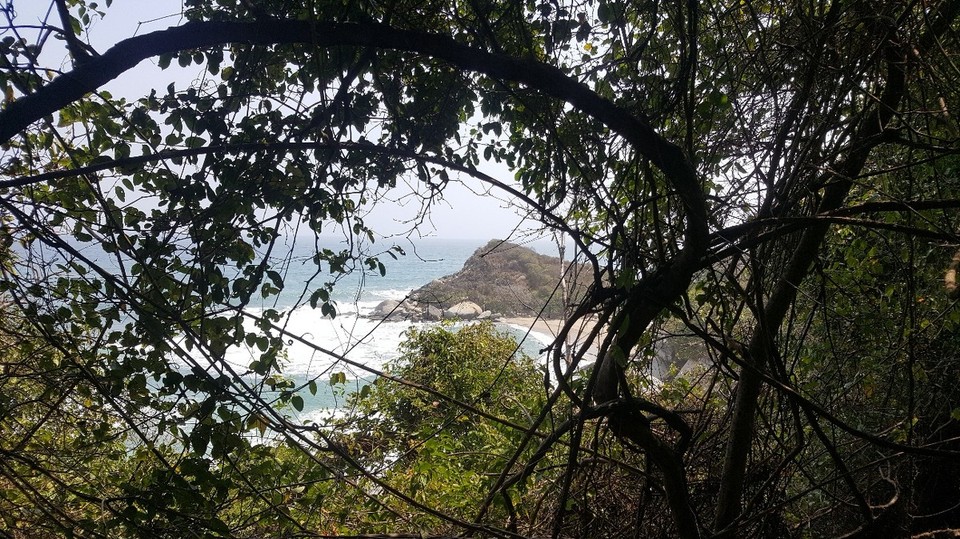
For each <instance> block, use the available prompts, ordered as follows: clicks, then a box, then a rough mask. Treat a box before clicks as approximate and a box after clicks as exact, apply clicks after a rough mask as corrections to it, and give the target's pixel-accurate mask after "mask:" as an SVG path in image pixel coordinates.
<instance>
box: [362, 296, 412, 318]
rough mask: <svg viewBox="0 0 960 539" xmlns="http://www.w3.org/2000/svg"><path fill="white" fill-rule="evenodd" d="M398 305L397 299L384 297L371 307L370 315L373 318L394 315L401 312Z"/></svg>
mask: <svg viewBox="0 0 960 539" xmlns="http://www.w3.org/2000/svg"><path fill="white" fill-rule="evenodd" d="M399 307H400V302H399V301H395V300H392V299H385V300H383V301H381V302H380V303H379V304H377V306H376V307H374V308H373V311H372V312H371V313H370V316H371V317H374V318H384V317H388V316H393V317H396V316H399V315H402V314H403V312H401V309H400V308H399ZM404 312H405V311H404Z"/></svg>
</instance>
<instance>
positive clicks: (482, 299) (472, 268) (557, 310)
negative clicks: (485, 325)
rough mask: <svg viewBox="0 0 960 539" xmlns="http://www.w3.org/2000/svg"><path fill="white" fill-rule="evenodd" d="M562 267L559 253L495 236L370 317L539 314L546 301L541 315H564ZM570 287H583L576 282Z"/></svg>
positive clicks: (427, 318) (423, 318)
mask: <svg viewBox="0 0 960 539" xmlns="http://www.w3.org/2000/svg"><path fill="white" fill-rule="evenodd" d="M560 267H561V266H560V259H559V258H557V257H552V256H545V255H541V254H538V253H536V252H535V251H533V250H531V249H529V248H527V247H522V246H520V245H516V244H513V243H509V242H505V241H502V240H491V241H490V242H488V243H487V244H486V245H484V246H483V247H481V248H479V249H477V250H476V251H475V252H474V253H473V255H471V256H470V258H468V259H467V261H466V262H465V263H464V264H463V269H461V270H460V271H458V272H457V273H454V274H453V275H448V276H446V277H441V278H440V279H437V280H435V281H433V282H430V283H428V284H427V285H425V286H423V287H421V288H419V289H417V290H414V291H413V292H412V293H411V294H410V298H409V299H407V300H405V301H403V302H399V301H393V300H386V301H383V302H381V303H380V304H379V305H378V306H377V307H376V308H375V309H374V310H373V312H372V313H371V314H370V316H371V317H373V318H385V319H388V320H414V321H432V320H441V319H461V320H471V319H486V318H499V317H513V316H536V315H537V314H538V313H540V310H541V309H543V308H544V305H546V309H545V310H544V312H543V314H542V317H544V318H560V317H561V316H562V314H563V305H562V304H563V294H562V293H561V292H560V291H559V290H558V289H557V282H558V281H559V279H560ZM564 267H566V266H564ZM574 277H575V276H572V275H570V276H568V278H567V282H568V283H575V279H574ZM572 288H573V289H574V290H576V289H578V288H579V289H581V290H582V287H578V286H577V285H573V287H572ZM577 295H579V293H577Z"/></svg>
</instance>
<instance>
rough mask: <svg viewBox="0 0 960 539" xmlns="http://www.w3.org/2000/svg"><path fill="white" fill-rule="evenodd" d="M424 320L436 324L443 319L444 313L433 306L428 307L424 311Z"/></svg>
mask: <svg viewBox="0 0 960 539" xmlns="http://www.w3.org/2000/svg"><path fill="white" fill-rule="evenodd" d="M423 319H424V320H428V321H430V322H436V321H438V320H442V319H443V311H441V310H440V308H439V307H434V306H433V305H427V308H426V309H424V310H423Z"/></svg>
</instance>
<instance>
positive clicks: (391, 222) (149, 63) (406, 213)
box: [14, 0, 537, 239]
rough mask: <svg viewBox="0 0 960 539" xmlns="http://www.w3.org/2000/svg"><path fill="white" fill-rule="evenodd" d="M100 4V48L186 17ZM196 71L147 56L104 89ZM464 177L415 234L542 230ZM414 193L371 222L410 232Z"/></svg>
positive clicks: (129, 3) (28, 15) (155, 3)
mask: <svg viewBox="0 0 960 539" xmlns="http://www.w3.org/2000/svg"><path fill="white" fill-rule="evenodd" d="M99 3H100V5H101V9H102V10H103V11H105V13H106V16H105V17H104V18H103V19H102V20H97V21H95V22H94V24H93V25H92V27H91V30H90V35H89V36H88V37H89V41H90V44H91V45H92V46H93V48H94V49H95V50H97V51H100V52H103V51H106V50H107V49H109V48H110V47H111V46H112V45H114V44H115V43H117V42H118V41H120V40H122V39H125V38H128V37H133V36H135V35H142V34H145V33H149V32H153V31H157V30H162V29H165V28H167V27H170V26H176V25H179V24H181V23H182V22H183V19H182V17H181V16H180V11H181V2H180V1H178V0H113V3H112V5H111V6H110V7H109V8H105V9H104V8H103V6H104V5H105V3H106V2H105V0H101V2H99ZM51 5H52V2H49V1H47V0H14V6H15V8H16V10H17V14H18V18H17V21H18V23H20V24H32V23H36V22H38V21H40V20H42V18H43V17H44V15H45V14H46V10H47V9H48V8H50V6H51ZM50 20H51V22H54V23H55V21H57V20H58V19H57V17H56V12H55V10H54V11H53V12H52V14H51V19H50ZM55 24H56V23H55ZM57 25H59V24H57ZM58 46H60V42H56V41H52V40H51V41H50V42H48V44H47V45H46V47H47V50H49V51H51V52H53V51H55V52H56V53H57V54H60V52H61V51H62V52H63V54H64V56H65V55H66V51H65V49H63V48H62V47H61V48H60V49H58V48H57V47H58ZM63 62H64V63H63V67H64V69H66V68H68V67H69V64H68V63H67V59H66V58H65V57H64V60H63ZM196 71H197V66H193V67H192V68H186V69H184V68H180V67H179V66H178V65H177V64H176V62H173V63H172V64H171V66H170V67H168V68H167V69H165V70H161V69H160V68H159V67H158V66H157V65H156V61H155V60H146V61H143V62H141V63H140V64H139V65H137V66H136V67H135V68H134V69H132V70H130V71H127V72H126V73H125V74H123V75H122V76H121V77H119V78H118V79H116V80H114V81H111V82H110V83H108V84H107V85H106V86H105V87H104V89H105V90H107V91H109V92H110V93H111V94H113V95H114V97H125V98H127V99H129V100H133V99H137V98H139V97H142V96H145V95H147V94H149V93H150V90H151V89H154V88H155V89H157V91H158V92H159V93H162V92H165V88H166V87H167V85H168V84H169V83H170V82H172V81H175V82H176V83H177V87H178V88H185V87H186V86H187V85H188V84H189V82H190V81H191V80H192V78H193V77H194V76H195V75H196ZM479 168H480V169H481V171H482V172H485V173H487V174H489V175H491V176H493V177H495V178H496V179H498V180H500V181H502V182H504V183H509V184H512V183H514V182H513V177H514V174H513V172H512V171H510V170H508V169H507V168H506V167H505V166H503V165H498V164H492V163H485V164H483V163H482V164H481V166H480V167H479ZM452 177H453V176H452ZM461 180H462V181H461V182H460V183H458V182H456V181H452V182H450V184H449V185H448V186H447V188H446V189H445V191H444V193H443V198H442V200H438V201H436V203H435V204H433V205H432V206H431V211H430V212H429V215H428V219H427V220H426V221H424V222H422V223H421V224H419V225H418V226H417V230H416V232H415V233H414V236H415V237H417V236H419V237H436V238H450V239H491V238H498V239H507V238H509V237H514V238H516V237H520V236H524V235H529V233H530V231H531V230H535V229H537V224H536V223H535V222H533V221H530V220H524V218H523V216H522V215H521V211H520V210H518V209H517V208H513V207H510V203H509V201H508V200H506V199H505V196H506V195H498V194H497V193H490V192H489V191H487V190H486V188H485V186H483V185H482V184H480V183H479V182H477V181H475V180H473V181H471V180H470V179H468V178H462V179H461ZM409 194H410V191H409V188H408V187H406V186H398V188H397V189H396V190H395V191H393V192H391V193H388V195H387V196H386V197H384V199H383V200H380V201H379V203H378V204H377V205H376V206H375V207H374V208H373V209H372V210H371V212H370V214H369V215H367V216H366V217H365V222H366V224H367V225H368V226H369V227H370V228H372V229H373V230H375V231H376V232H377V233H378V234H381V235H383V236H388V237H389V236H392V235H397V234H404V233H406V232H407V231H409V230H410V229H411V223H412V221H413V220H414V219H415V218H416V215H417V210H418V209H419V204H418V203H416V202H415V201H414V200H413V198H412V197H410V196H408V195H409ZM518 230H519V232H518Z"/></svg>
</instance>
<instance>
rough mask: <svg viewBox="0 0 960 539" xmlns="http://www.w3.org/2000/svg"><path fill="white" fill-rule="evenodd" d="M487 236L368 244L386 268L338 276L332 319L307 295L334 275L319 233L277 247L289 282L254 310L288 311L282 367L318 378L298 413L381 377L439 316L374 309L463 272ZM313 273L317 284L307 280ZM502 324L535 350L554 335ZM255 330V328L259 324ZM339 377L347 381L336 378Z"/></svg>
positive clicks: (296, 378) (298, 380) (251, 355)
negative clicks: (417, 318)
mask: <svg viewBox="0 0 960 539" xmlns="http://www.w3.org/2000/svg"><path fill="white" fill-rule="evenodd" d="M487 242H488V240H453V239H436V238H426V239H418V240H415V241H413V242H411V241H410V240H402V241H395V242H390V241H382V240H381V241H379V242H377V243H376V244H374V247H373V248H370V247H369V246H368V248H367V252H369V253H370V254H377V253H382V254H380V255H379V256H378V259H379V260H380V262H382V263H383V264H384V268H385V273H384V274H382V275H381V272H380V268H379V267H377V268H376V269H373V270H371V269H369V268H366V267H363V268H357V269H355V270H354V272H353V273H351V274H350V275H347V276H346V277H343V278H342V279H341V280H340V281H338V282H337V283H336V284H335V285H334V289H333V292H332V293H331V296H330V297H331V299H332V300H333V302H334V303H335V305H336V311H337V314H336V316H335V317H332V318H331V317H329V316H324V315H323V314H322V313H321V310H320V309H319V308H313V307H311V306H310V305H309V301H308V299H309V296H310V293H311V292H312V291H313V290H314V289H316V288H317V287H319V286H320V285H322V284H323V283H324V282H326V281H329V280H330V275H329V274H328V273H324V270H326V269H327V268H326V267H325V265H324V264H321V266H320V268H319V272H320V273H319V274H318V266H317V264H316V263H315V262H314V261H313V260H312V258H311V257H312V254H313V253H314V252H316V250H315V245H314V243H313V240H310V242H305V241H304V242H300V241H293V240H291V241H290V242H289V243H288V244H286V245H284V246H278V247H282V248H281V249H280V252H283V253H284V256H283V257H278V258H277V260H276V262H275V263H274V264H272V267H273V268H274V270H275V271H277V272H278V273H280V274H281V275H282V276H283V279H284V283H285V286H284V288H283V290H282V291H281V292H280V293H279V294H278V295H277V296H275V297H271V298H270V299H269V301H262V302H252V303H251V305H250V306H249V307H248V309H247V310H248V311H250V312H253V313H261V312H263V310H264V309H275V310H278V311H280V312H281V313H282V314H283V321H282V325H283V327H284V330H285V331H286V332H287V334H286V335H285V338H284V340H285V341H286V342H287V348H286V358H285V361H284V362H283V366H282V373H283V375H284V376H286V377H287V378H289V379H290V380H291V381H293V382H294V384H295V385H296V386H297V387H304V386H309V383H310V382H311V381H313V382H314V384H315V387H316V389H317V391H316V394H315V395H314V394H311V393H310V392H309V391H307V390H301V391H300V392H299V393H298V394H299V395H301V397H302V398H303V399H304V409H303V410H302V412H299V413H297V412H295V411H294V414H295V415H297V416H299V418H300V419H301V420H310V419H311V418H314V419H315V418H316V417H315V416H318V415H322V414H323V413H325V412H329V410H330V409H336V408H340V407H342V406H343V405H344V404H345V402H347V396H348V395H350V394H351V393H353V392H355V391H357V390H359V389H360V388H361V387H362V386H363V385H365V384H368V383H370V382H371V381H372V380H373V379H375V377H376V371H379V370H382V369H383V368H384V366H385V365H386V364H388V363H389V362H391V361H392V360H396V359H397V358H398V357H399V356H400V353H401V343H402V342H403V341H404V339H405V337H406V334H407V332H408V331H409V330H410V329H411V328H415V327H419V328H422V327H425V326H427V325H430V324H432V323H430V322H423V323H413V322H407V321H382V320H377V319H375V318H370V317H368V315H369V314H370V313H371V312H372V311H373V309H374V308H375V307H376V306H377V305H378V304H380V303H381V302H382V301H384V300H398V301H399V300H403V299H404V298H406V297H407V296H408V295H409V294H410V293H411V292H412V291H413V290H415V289H417V288H419V287H421V286H423V285H425V284H427V283H429V282H430V281H432V280H434V279H437V278H440V277H443V276H446V275H451V274H453V273H456V272H457V271H459V270H460V269H461V268H462V267H463V264H464V262H465V261H466V260H467V258H469V257H470V255H472V254H473V253H474V252H475V251H476V250H477V249H479V248H480V247H482V246H484V245H486V243H487ZM393 245H397V246H399V247H400V248H401V249H402V250H403V252H404V254H402V255H401V254H399V253H397V252H395V251H394V253H395V254H397V257H396V259H394V258H393V257H391V256H390V255H388V254H385V253H384V251H385V250H387V249H389V248H390V247H392V246H393ZM527 246H528V247H530V248H532V249H534V250H536V251H537V252H540V253H542V254H550V255H554V256H555V255H556V248H553V249H552V250H551V247H552V246H551V244H550V242H549V241H539V242H534V243H532V244H528V245H527ZM321 247H326V248H329V249H332V250H339V249H342V248H345V247H346V245H345V244H344V243H343V242H342V241H340V242H338V241H337V240H334V239H330V240H323V243H321ZM311 279H312V283H311V284H309V285H307V284H306V283H308V282H310V281H311ZM497 328H498V329H499V330H500V331H503V332H505V333H508V334H510V335H512V336H513V337H514V338H516V339H517V340H518V341H520V349H521V350H522V351H523V352H525V353H527V354H529V355H531V356H534V357H536V356H537V355H539V353H540V350H541V349H542V348H543V347H545V346H546V345H547V344H548V343H549V341H550V338H549V336H547V335H541V334H538V333H535V332H528V331H527V328H522V327H516V326H510V325H507V324H497ZM249 329H250V330H251V331H252V330H255V328H254V326H253V324H252V323H251V324H250V325H249ZM258 355H259V350H258V349H256V348H255V347H253V348H250V347H246V346H238V347H235V348H233V349H231V350H229V351H228V352H227V355H226V360H227V361H228V362H229V363H231V364H232V365H234V366H235V367H236V368H237V369H239V370H241V371H242V370H243V369H245V368H246V367H247V366H249V365H250V363H251V362H252V361H254V360H255V359H256V357H257V356H258ZM332 379H338V380H340V383H337V384H334V385H331V384H330V381H331V380H332ZM344 379H345V380H346V383H343V380H344Z"/></svg>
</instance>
